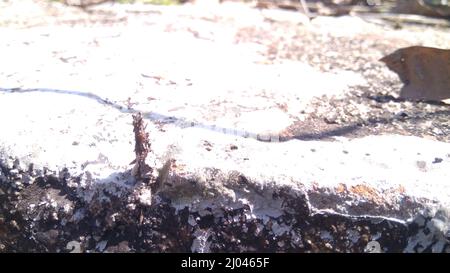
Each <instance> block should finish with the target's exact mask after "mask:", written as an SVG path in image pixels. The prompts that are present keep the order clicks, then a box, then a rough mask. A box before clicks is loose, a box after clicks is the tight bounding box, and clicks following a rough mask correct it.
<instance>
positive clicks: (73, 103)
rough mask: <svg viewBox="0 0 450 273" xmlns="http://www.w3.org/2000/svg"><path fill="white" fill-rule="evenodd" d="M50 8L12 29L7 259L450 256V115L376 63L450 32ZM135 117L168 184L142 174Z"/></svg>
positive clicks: (239, 14)
mask: <svg viewBox="0 0 450 273" xmlns="http://www.w3.org/2000/svg"><path fill="white" fill-rule="evenodd" d="M3 4H4V3H3ZM4 5H10V6H8V8H10V10H11V11H12V10H13V9H12V8H14V5H17V4H12V3H8V2H7V4H4ZM11 5H12V6H11ZM48 5H50V6H48ZM33 7H34V8H35V9H34V10H35V11H36V12H35V13H33V12H30V13H27V14H25V13H21V12H19V11H18V12H17V16H11V17H8V18H6V17H5V19H2V20H3V21H2V22H1V26H2V27H1V28H0V35H1V36H2V37H3V39H2V42H0V55H1V56H0V58H1V59H2V60H3V63H4V64H5V63H6V64H7V65H4V66H2V68H1V69H0V84H1V86H0V124H1V125H2V128H1V134H0V170H1V171H0V204H1V207H0V251H2V252H29V251H31V252H36V251H38V252H47V251H50V252H191V251H192V252H225V251H226V252H229V251H232V252H243V251H245V252H247V251H263V252H362V251H369V250H368V249H369V246H370V244H369V243H371V241H376V242H378V244H379V245H380V249H379V250H376V251H382V252H448V251H450V244H449V237H450V234H449V232H448V231H449V221H448V217H449V215H448V213H449V212H448V206H449V203H450V202H449V201H450V189H449V187H450V184H448V181H450V179H449V178H450V177H449V176H450V174H449V171H448V170H449V169H450V144H449V132H450V123H449V118H448V117H449V112H450V110H449V108H448V105H446V104H445V103H441V102H412V101H407V100H402V99H398V92H399V90H400V88H401V82H400V80H399V79H398V78H397V77H396V75H395V74H394V73H392V72H390V71H389V69H388V68H387V67H385V66H384V65H383V64H382V63H381V62H378V60H379V59H380V58H381V57H382V56H384V55H386V54H389V53H391V52H393V51H394V50H395V49H397V48H398V47H403V46H409V45H413V44H415V45H416V44H419V45H425V46H433V47H441V48H444V47H445V46H447V45H448V44H449V40H450V37H449V36H448V29H440V28H431V27H429V26H409V25H405V26H404V27H403V28H402V29H398V28H396V27H395V26H390V25H389V24H387V23H385V24H381V23H380V21H377V20H374V19H373V17H370V19H365V18H360V17H353V16H343V17H339V18H327V17H317V18H315V19H314V20H312V21H311V22H309V21H308V20H307V18H305V17H302V15H301V14H298V13H295V12H288V11H278V10H257V9H254V8H252V7H250V6H246V5H243V4H237V3H232V4H231V3H226V4H223V5H209V6H208V7H206V6H201V7H199V6H198V5H191V4H187V5H184V6H171V7H156V6H146V5H118V4H115V5H111V4H105V5H100V6H98V7H95V8H92V9H91V10H90V11H89V12H83V11H80V10H77V9H68V8H67V7H63V6H60V5H58V4H57V3H52V4H43V3H41V2H36V3H35V5H34V6H33ZM49 10H50V11H51V12H49ZM56 15H58V16H56ZM424 28H426V31H424V30H425V29H424ZM137 112H142V113H143V117H144V120H145V122H147V123H148V126H147V129H146V130H147V131H148V132H149V136H150V142H151V153H150V154H149V157H148V158H147V163H148V165H150V166H152V167H153V168H154V172H153V173H150V174H149V176H150V177H151V179H150V181H152V182H153V181H156V182H155V183H153V184H148V181H136V179H135V178H134V177H133V175H132V165H130V162H131V161H132V160H133V159H134V158H135V156H134V153H133V149H134V135H133V126H132V121H133V120H132V114H134V113H137Z"/></svg>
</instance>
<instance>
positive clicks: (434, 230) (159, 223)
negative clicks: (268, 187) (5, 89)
mask: <svg viewBox="0 0 450 273" xmlns="http://www.w3.org/2000/svg"><path fill="white" fill-rule="evenodd" d="M7 161H9V162H7ZM11 161H12V162H11ZM11 163H12V164H11ZM20 165H21V164H20V162H18V160H17V159H15V160H14V159H12V158H9V160H5V158H3V159H2V160H1V161H0V204H1V207H0V252H254V251H257V252H363V251H365V248H366V247H367V244H368V243H369V242H370V241H377V242H378V243H380V245H381V248H382V249H381V251H383V252H450V224H449V223H450V221H449V218H450V217H449V215H450V213H449V210H448V209H445V208H442V209H426V210H423V211H422V212H421V213H419V214H418V215H417V216H416V217H415V218H414V219H412V220H409V221H407V222H406V223H403V222H401V221H396V220H394V219H387V218H382V217H369V216H361V217H355V216H350V215H338V214H336V213H331V212H329V211H324V210H322V211H313V210H312V209H311V207H310V205H309V203H308V198H307V196H306V195H305V194H301V193H299V192H295V191H293V190H292V189H289V188H286V187H284V188H283V187H282V186H280V187H277V188H273V189H272V190H273V194H272V196H269V197H267V196H265V198H266V199H267V202H280V203H281V204H282V206H281V210H282V211H281V214H280V215H278V216H267V217H263V215H258V214H255V212H254V211H252V205H254V204H247V205H242V206H241V207H232V206H223V205H216V206H214V205H211V206H209V207H204V208H202V209H201V208H195V207H194V206H191V207H188V206H184V207H180V206H178V205H176V204H175V203H174V201H177V200H174V199H170V198H173V197H174V196H173V195H171V194H166V193H170V191H164V190H162V191H161V192H160V194H158V195H157V196H154V198H155V199H156V200H157V202H153V203H151V204H152V205H149V204H148V203H145V202H143V200H145V199H146V198H145V190H146V188H145V187H133V185H131V186H130V185H126V184H120V183H104V184H96V183H89V182H87V181H83V180H86V179H87V180H88V179H89V177H88V176H78V177H73V176H71V175H70V174H69V172H68V171H67V170H66V169H64V170H61V171H60V172H54V171H53V172H52V171H50V170H35V169H33V166H32V165H30V166H28V167H27V168H26V169H24V168H22V167H21V166H20ZM123 175H124V176H131V174H129V173H125V174H123ZM192 182H193V183H195V181H192ZM81 184H83V185H84V186H80V185H81ZM270 198H271V199H270Z"/></svg>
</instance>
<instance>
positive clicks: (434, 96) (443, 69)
mask: <svg viewBox="0 0 450 273" xmlns="http://www.w3.org/2000/svg"><path fill="white" fill-rule="evenodd" d="M380 61H382V62H384V63H385V64H386V65H387V67H388V68H389V69H390V70H392V71H394V72H395V73H397V74H398V76H399V77H400V79H401V81H402V82H403V83H404V86H403V88H402V89H401V91H400V97H401V98H405V99H413V100H432V101H439V100H446V99H450V50H447V49H438V48H431V47H422V46H412V47H407V48H402V49H399V50H397V51H395V52H394V53H392V54H390V55H387V56H385V57H384V58H382V59H380Z"/></svg>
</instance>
